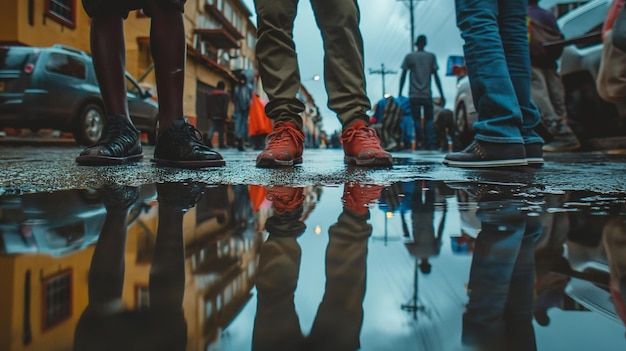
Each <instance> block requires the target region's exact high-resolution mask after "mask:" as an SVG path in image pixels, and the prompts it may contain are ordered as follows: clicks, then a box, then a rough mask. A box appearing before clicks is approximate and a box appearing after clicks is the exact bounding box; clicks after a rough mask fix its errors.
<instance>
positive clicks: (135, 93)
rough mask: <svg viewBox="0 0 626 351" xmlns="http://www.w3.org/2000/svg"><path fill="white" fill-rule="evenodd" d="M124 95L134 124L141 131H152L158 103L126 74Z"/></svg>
mask: <svg viewBox="0 0 626 351" xmlns="http://www.w3.org/2000/svg"><path fill="white" fill-rule="evenodd" d="M126 96H127V98H128V110H129V112H130V117H131V119H132V120H133V123H134V124H135V126H136V127H137V128H138V129H139V130H141V131H143V132H147V131H153V129H154V128H155V126H156V118H157V114H158V107H157V106H158V105H157V104H156V102H154V101H153V100H152V99H151V98H150V96H149V95H147V94H146V92H145V91H144V90H143V89H141V87H139V84H137V82H136V81H135V80H134V79H132V78H131V77H130V76H129V75H126Z"/></svg>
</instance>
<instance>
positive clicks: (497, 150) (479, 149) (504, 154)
mask: <svg viewBox="0 0 626 351" xmlns="http://www.w3.org/2000/svg"><path fill="white" fill-rule="evenodd" d="M443 164H444V165H446V166H450V167H464V168H491V167H510V166H527V165H528V160H526V150H525V148H524V144H522V143H512V144H504V143H490V142H486V141H482V140H474V142H472V143H471V144H470V145H469V146H468V147H466V148H465V149H463V150H462V151H459V152H453V153H449V154H447V155H446V157H445V158H444V159H443Z"/></svg>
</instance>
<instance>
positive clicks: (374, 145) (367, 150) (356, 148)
mask: <svg viewBox="0 0 626 351" xmlns="http://www.w3.org/2000/svg"><path fill="white" fill-rule="evenodd" d="M341 141H342V142H343V151H344V153H345V158H344V162H345V163H348V164H356V165H357V166H369V167H392V165H393V160H392V158H391V154H390V153H388V152H387V151H385V150H383V148H382V147H381V146H380V139H378V135H376V131H374V129H372V128H369V127H367V126H366V125H365V122H363V121H358V122H355V123H354V124H353V125H351V126H350V127H349V128H347V129H346V130H344V131H343V132H342V133H341Z"/></svg>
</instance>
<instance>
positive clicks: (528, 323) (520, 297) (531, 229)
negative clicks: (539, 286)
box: [504, 216, 542, 351]
mask: <svg viewBox="0 0 626 351" xmlns="http://www.w3.org/2000/svg"><path fill="white" fill-rule="evenodd" d="M541 229H542V227H541V220H540V219H539V217H532V216H528V217H527V218H526V230H525V231H524V237H523V238H522V242H521V244H520V249H519V252H518V254H517V258H516V260H515V265H514V268H513V273H512V274H511V284H510V286H509V296H508V299H507V302H506V307H505V309H504V321H505V324H506V337H507V340H508V345H509V349H511V350H524V351H527V350H536V349H537V344H536V342H535V330H534V329H533V325H532V320H533V309H532V306H533V303H534V298H535V296H534V292H535V290H534V289H535V240H536V239H537V237H538V236H539V235H540V234H541Z"/></svg>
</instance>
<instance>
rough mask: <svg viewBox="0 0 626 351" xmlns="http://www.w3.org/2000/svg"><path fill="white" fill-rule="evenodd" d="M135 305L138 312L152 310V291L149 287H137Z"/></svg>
mask: <svg viewBox="0 0 626 351" xmlns="http://www.w3.org/2000/svg"><path fill="white" fill-rule="evenodd" d="M135 304H136V305H137V309H138V310H147V309H148V308H150V290H149V288H148V286H147V285H141V286H140V285H138V286H136V287H135Z"/></svg>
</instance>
